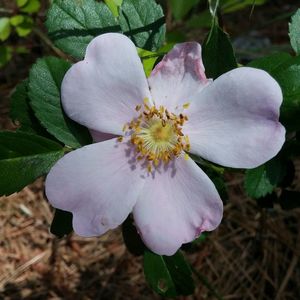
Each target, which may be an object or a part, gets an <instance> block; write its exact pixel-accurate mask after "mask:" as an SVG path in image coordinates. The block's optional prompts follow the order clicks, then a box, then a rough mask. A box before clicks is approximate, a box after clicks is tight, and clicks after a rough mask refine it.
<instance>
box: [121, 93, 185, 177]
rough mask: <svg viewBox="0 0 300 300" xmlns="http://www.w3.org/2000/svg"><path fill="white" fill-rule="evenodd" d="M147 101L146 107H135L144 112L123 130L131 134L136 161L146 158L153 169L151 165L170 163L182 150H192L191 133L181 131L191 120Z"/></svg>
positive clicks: (149, 166)
mask: <svg viewBox="0 0 300 300" xmlns="http://www.w3.org/2000/svg"><path fill="white" fill-rule="evenodd" d="M148 102H149V101H148V99H147V98H145V99H144V104H143V109H142V105H138V106H136V108H135V109H136V111H141V113H140V115H139V116H138V117H137V118H134V119H133V120H132V121H131V122H129V123H128V124H125V125H124V128H123V131H125V132H128V133H129V135H130V142H131V143H132V144H133V145H134V146H135V150H136V152H137V160H140V161H141V160H144V161H145V163H147V169H148V171H149V172H151V171H152V167H157V166H159V165H160V164H161V163H164V164H168V163H169V161H171V160H173V159H174V158H176V157H178V156H179V155H180V154H181V153H182V152H183V151H189V150H190V142H189V138H188V136H187V135H184V134H183V133H182V126H183V125H184V123H185V122H186V121H187V120H188V118H187V116H186V115H184V114H182V113H180V114H179V115H176V114H174V113H170V112H168V110H167V109H166V108H165V107H164V106H160V107H159V108H157V107H156V106H151V107H150V106H149V105H148ZM187 107H188V103H186V104H184V105H183V109H186V108H187ZM121 140H122V138H121V139H120V141H121ZM187 157H188V156H187V154H186V158H187Z"/></svg>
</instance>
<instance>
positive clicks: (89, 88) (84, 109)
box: [62, 33, 150, 134]
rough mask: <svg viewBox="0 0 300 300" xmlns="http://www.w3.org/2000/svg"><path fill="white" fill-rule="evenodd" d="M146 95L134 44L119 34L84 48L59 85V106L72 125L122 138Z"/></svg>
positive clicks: (98, 39)
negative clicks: (128, 123)
mask: <svg viewBox="0 0 300 300" xmlns="http://www.w3.org/2000/svg"><path fill="white" fill-rule="evenodd" d="M145 97H148V98H150V92H149V88H148V83H147V80H146V76H145V74H144V71H143V66H142V63H141V61H140V58H139V57H138V54H137V51H136V48H135V46H134V44H133V43H132V42H131V41H130V39H128V38H127V37H126V36H124V35H122V34H119V33H107V34H102V35H100V36H98V37H96V38H94V39H93V40H92V41H91V42H90V44H89V45H88V47H87V50H86V55H85V59H84V60H83V61H80V62H78V63H76V64H74V65H73V66H72V67H71V68H70V69H69V70H68V72H67V73H66V75H65V77H64V79H63V82H62V104H63V108H64V110H65V111H66V113H67V115H68V116H69V117H70V118H71V119H73V120H74V121H76V122H78V123H80V124H82V125H84V126H86V127H88V128H90V129H94V130H97V131H101V132H105V133H112V134H122V128H123V125H124V124H125V123H127V122H129V121H131V119H132V118H133V117H134V116H136V115H137V112H136V111H135V107H136V105H138V104H141V103H142V101H143V99H144V98H145Z"/></svg>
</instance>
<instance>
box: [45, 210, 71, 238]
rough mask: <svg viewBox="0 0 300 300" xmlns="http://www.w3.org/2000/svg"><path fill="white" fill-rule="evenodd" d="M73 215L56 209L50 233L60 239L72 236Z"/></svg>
mask: <svg viewBox="0 0 300 300" xmlns="http://www.w3.org/2000/svg"><path fill="white" fill-rule="evenodd" d="M72 220H73V215H72V213H70V212H68V211H64V210H60V209H56V210H55V213H54V217H53V220H52V223H51V227H50V232H51V233H52V234H54V235H56V236H57V237H59V238H62V237H63V236H65V235H68V234H70V233H71V232H72V231H73V226H72Z"/></svg>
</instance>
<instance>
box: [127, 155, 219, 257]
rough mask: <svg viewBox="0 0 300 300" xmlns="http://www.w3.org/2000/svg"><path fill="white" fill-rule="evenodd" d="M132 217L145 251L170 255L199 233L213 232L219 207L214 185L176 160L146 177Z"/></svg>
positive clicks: (196, 169) (190, 163) (194, 167)
mask: <svg viewBox="0 0 300 300" xmlns="http://www.w3.org/2000/svg"><path fill="white" fill-rule="evenodd" d="M133 214H134V220H135V223H136V226H137V228H138V231H139V233H140V235H141V237H142V239H143V241H144V243H145V244H146V245H147V247H148V248H149V249H151V250H152V251H153V252H155V253H157V254H161V255H172V254H174V253H175V252H176V251H177V250H178V248H179V247H180V246H181V245H182V244H183V243H188V242H191V241H193V240H194V239H195V238H196V237H198V236H199V235H200V233H201V232H203V231H210V230H213V229H215V228H216V227H217V226H218V225H219V223H220V222H221V219H222V214H223V204H222V201H221V199H220V197H219V194H218V192H217V190H216V188H215V186H214V184H213V183H212V182H211V181H210V179H209V178H208V177H207V176H206V175H205V173H204V172H203V171H202V170H201V169H200V168H199V167H198V166H197V165H196V164H195V162H194V161H193V160H191V159H188V160H185V159H184V158H181V157H180V158H178V159H176V161H175V163H174V165H173V166H172V167H171V166H170V167H169V168H168V170H167V171H166V172H162V173H161V174H160V173H158V172H156V173H155V176H154V178H153V177H148V179H147V182H146V183H145V186H144V188H143V190H142V192H141V195H140V197H139V199H138V201H137V203H136V205H135V206H134V210H133Z"/></svg>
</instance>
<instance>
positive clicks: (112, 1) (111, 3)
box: [104, 0, 123, 17]
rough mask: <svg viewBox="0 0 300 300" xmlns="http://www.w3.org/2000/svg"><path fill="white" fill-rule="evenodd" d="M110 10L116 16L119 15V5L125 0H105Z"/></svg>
mask: <svg viewBox="0 0 300 300" xmlns="http://www.w3.org/2000/svg"><path fill="white" fill-rule="evenodd" d="M104 2H105V4H106V5H107V6H108V8H109V9H110V11H111V12H112V13H113V15H114V16H115V17H118V16H119V7H120V6H121V5H122V2H123V0H104Z"/></svg>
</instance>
